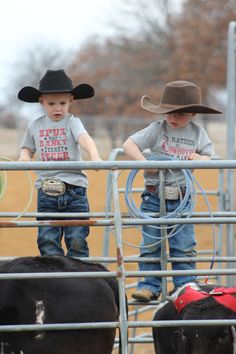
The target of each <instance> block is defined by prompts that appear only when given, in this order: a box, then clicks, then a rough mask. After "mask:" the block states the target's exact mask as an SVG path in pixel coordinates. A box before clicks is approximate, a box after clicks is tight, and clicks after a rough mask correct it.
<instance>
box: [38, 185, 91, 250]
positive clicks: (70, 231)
mask: <svg viewBox="0 0 236 354" xmlns="http://www.w3.org/2000/svg"><path fill="white" fill-rule="evenodd" d="M37 203H38V207H37V209H38V212H43V213H46V212H47V213H53V212H68V213H69V212H74V213H75V212H89V204H88V200H87V196H86V188H83V187H76V186H75V187H73V188H71V189H68V190H66V192H65V194H63V195H60V196H57V197H54V196H49V195H47V194H45V193H43V191H42V190H41V189H39V190H38V200H37ZM58 219H60V218H38V220H58ZM76 219H79V218H76ZM61 220H62V218H61ZM63 220H65V219H64V218H63ZM68 220H71V219H69V218H68ZM63 233H64V239H65V244H66V248H67V256H69V257H88V256H89V250H88V245H87V241H86V237H87V236H88V234H89V227H88V226H65V227H61V226H59V227H57V226H46V227H39V229H38V247H39V250H40V254H41V255H42V256H44V255H64V251H63V248H62V246H61V241H62V236H63Z"/></svg>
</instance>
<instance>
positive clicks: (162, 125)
mask: <svg viewBox="0 0 236 354" xmlns="http://www.w3.org/2000/svg"><path fill="white" fill-rule="evenodd" d="M130 138H131V139H132V140H133V141H134V142H135V143H136V144H137V145H138V147H139V149H140V150H141V151H142V152H143V151H144V150H146V149H149V150H150V153H151V154H158V155H160V154H161V155H163V156H166V157H167V159H168V157H173V158H175V159H178V160H187V159H188V156H189V155H190V154H191V153H193V152H196V153H198V154H200V155H207V156H209V157H210V156H212V155H213V154H214V149H213V144H212V142H211V140H210V139H209V137H208V135H207V133H206V131H205V129H203V128H202V127H200V126H199V125H197V124H196V123H194V122H192V121H191V122H189V124H188V125H187V126H186V127H184V128H179V129H172V128H171V127H169V126H168V124H167V123H166V121H165V120H163V121H156V122H153V123H151V124H150V125H149V126H148V127H146V128H144V129H142V130H140V131H139V132H137V133H135V134H133V135H131V136H130ZM172 172H173V173H174V175H173V174H172V173H171V172H169V171H166V174H165V184H166V185H182V186H183V185H185V178H184V175H183V173H182V172H181V170H172ZM144 178H145V184H146V185H155V184H158V183H159V173H156V174H154V175H153V174H150V173H147V172H145V173H144Z"/></svg>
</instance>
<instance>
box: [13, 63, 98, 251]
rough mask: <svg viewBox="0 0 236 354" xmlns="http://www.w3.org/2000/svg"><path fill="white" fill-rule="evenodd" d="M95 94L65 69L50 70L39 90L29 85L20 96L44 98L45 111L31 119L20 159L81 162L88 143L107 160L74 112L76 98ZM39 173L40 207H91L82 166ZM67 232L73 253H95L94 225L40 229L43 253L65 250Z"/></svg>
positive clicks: (67, 209) (45, 209)
mask: <svg viewBox="0 0 236 354" xmlns="http://www.w3.org/2000/svg"><path fill="white" fill-rule="evenodd" d="M93 96H94V89H93V87H92V86H90V85H88V84H80V85H78V86H76V87H73V84H72V81H71V79H70V78H69V77H68V76H67V75H66V73H65V72H64V70H48V71H47V72H46V74H45V75H44V76H43V78H42V79H41V81H40V83H39V89H36V88H34V87H31V86H26V87H23V88H22V89H21V90H20V91H19V93H18V98H19V99H20V100H22V101H24V102H39V103H40V104H41V105H42V107H43V109H44V111H45V114H44V115H43V116H41V117H39V118H38V119H36V120H34V121H33V122H31V123H30V124H29V126H28V128H27V131H26V134H25V137H24V139H23V141H22V143H21V152H20V157H19V160H20V161H31V159H32V158H33V156H34V154H36V155H37V160H40V161H81V160H82V156H81V151H80V148H82V149H84V150H85V151H86V152H87V153H88V155H89V157H90V159H91V160H92V161H101V158H100V156H99V153H98V151H97V148H96V145H95V143H94V141H93V139H92V138H91V137H90V135H89V134H88V133H87V131H86V130H85V128H84V126H83V124H82V122H81V120H80V119H79V118H78V117H75V116H73V115H72V114H70V113H69V107H70V104H71V103H72V102H73V100H78V99H85V98H90V97H93ZM36 173H37V175H38V178H37V180H36V183H35V186H36V188H37V190H38V198H37V209H38V212H42V213H45V212H89V204H88V200H87V185H88V181H87V175H86V174H85V173H84V172H83V171H82V170H58V171H55V170H51V171H47V170H41V171H37V172H36ZM42 219H43V218H40V220H42ZM56 219H58V218H56ZM63 232H64V238H65V244H66V248H67V255H68V256H70V257H87V256H88V255H89V250H88V245H87V241H86V237H87V236H88V234H89V227H88V226H76V227H73V226H66V227H53V226H52V227H51V226H47V227H41V228H39V229H38V247H39V250H40V253H41V255H63V254H64V251H63V248H62V246H61V240H62V236H63Z"/></svg>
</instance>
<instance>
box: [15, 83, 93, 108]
mask: <svg viewBox="0 0 236 354" xmlns="http://www.w3.org/2000/svg"><path fill="white" fill-rule="evenodd" d="M51 93H70V94H71V95H72V96H73V97H74V99H75V100H82V99H85V98H90V97H93V96H94V94H95V91H94V88H93V87H92V86H90V85H89V84H80V85H78V86H76V87H74V88H73V89H72V90H53V91H39V90H37V89H36V88H34V87H32V86H25V87H23V88H22V89H21V90H20V91H19V92H18V98H19V99H20V100H21V101H24V102H30V103H35V102H39V97H40V96H42V95H43V94H51Z"/></svg>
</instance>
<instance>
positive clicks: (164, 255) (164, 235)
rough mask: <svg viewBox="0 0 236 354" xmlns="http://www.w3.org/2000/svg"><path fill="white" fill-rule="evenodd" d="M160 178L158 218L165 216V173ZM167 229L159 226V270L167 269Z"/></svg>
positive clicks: (163, 283) (164, 285)
mask: <svg viewBox="0 0 236 354" xmlns="http://www.w3.org/2000/svg"><path fill="white" fill-rule="evenodd" d="M159 178H160V213H159V216H160V218H161V217H162V216H164V215H165V214H166V201H165V171H163V170H160V171H159ZM166 244H167V228H166V226H165V225H162V226H161V260H160V263H161V270H166V269H167V253H166ZM161 289H162V297H165V295H166V294H167V278H166V277H163V278H162V281H161Z"/></svg>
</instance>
